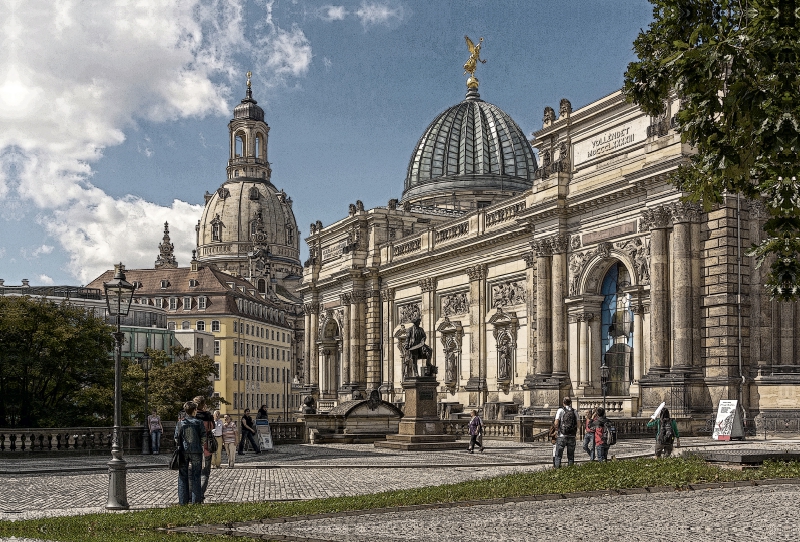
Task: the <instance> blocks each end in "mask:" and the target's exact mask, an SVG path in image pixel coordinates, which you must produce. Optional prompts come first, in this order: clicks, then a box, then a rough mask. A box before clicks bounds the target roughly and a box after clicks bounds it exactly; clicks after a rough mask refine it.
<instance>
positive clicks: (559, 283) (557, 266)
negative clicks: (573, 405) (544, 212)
mask: <svg viewBox="0 0 800 542" xmlns="http://www.w3.org/2000/svg"><path fill="white" fill-rule="evenodd" d="M552 245H553V290H552V298H551V301H552V303H553V309H552V316H553V343H552V344H553V350H552V351H553V376H566V375H567V368H568V367H567V307H566V305H564V299H566V297H567V293H568V290H567V248H568V247H569V236H568V235H556V236H555V237H553V238H552Z"/></svg>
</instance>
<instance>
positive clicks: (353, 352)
mask: <svg viewBox="0 0 800 542" xmlns="http://www.w3.org/2000/svg"><path fill="white" fill-rule="evenodd" d="M359 293H360V292H350V311H349V313H350V326H349V327H350V329H349V331H350V366H349V369H350V377H349V382H348V383H349V384H350V386H351V387H355V386H356V384H357V383H358V363H359V355H358V353H359V347H358V327H359V325H358V294H359Z"/></svg>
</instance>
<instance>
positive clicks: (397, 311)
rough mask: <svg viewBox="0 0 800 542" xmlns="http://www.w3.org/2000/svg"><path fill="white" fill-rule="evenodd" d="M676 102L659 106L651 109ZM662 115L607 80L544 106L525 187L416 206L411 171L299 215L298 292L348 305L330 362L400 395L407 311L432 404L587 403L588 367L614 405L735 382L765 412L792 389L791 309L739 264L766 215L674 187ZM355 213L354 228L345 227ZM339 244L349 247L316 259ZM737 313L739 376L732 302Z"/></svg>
mask: <svg viewBox="0 0 800 542" xmlns="http://www.w3.org/2000/svg"><path fill="white" fill-rule="evenodd" d="M677 107H678V102H677V101H673V102H670V104H669V105H668V108H669V111H667V112H666V113H665V117H664V118H672V117H673V116H674V114H675V113H676V111H677ZM465 111H466V109H465ZM567 118H568V119H569V122H563V121H562V120H563V119H567ZM659 122H661V121H660V120H658V119H656V120H655V123H656V124H658V123H659ZM661 124H662V126H661V127H660V128H658V129H657V130H655V131H654V130H653V129H652V128H651V127H652V126H653V125H654V121H653V119H651V118H650V117H648V116H647V115H644V114H643V113H642V112H641V111H639V110H638V109H636V108H635V107H634V106H632V105H631V104H628V103H626V102H625V100H624V97H623V96H622V93H621V92H617V93H614V94H611V95H610V96H607V97H605V98H603V99H602V100H600V101H598V102H596V103H593V104H589V105H587V106H585V107H583V108H580V109H576V110H573V109H572V106H571V105H570V104H569V102H568V101H566V100H562V102H561V103H560V105H559V108H558V118H556V111H555V110H554V109H553V108H550V107H548V108H547V109H546V110H545V115H544V119H543V126H542V128H541V129H540V130H538V131H536V132H535V133H534V140H533V145H534V146H535V147H536V148H538V150H539V156H540V157H541V161H542V163H541V169H537V173H536V177H535V182H534V183H533V186H531V187H529V188H528V189H526V190H524V191H522V192H519V193H517V194H514V195H509V194H506V195H504V196H502V197H500V196H499V193H498V194H494V195H493V196H492V197H491V198H487V201H485V202H484V203H483V204H482V205H472V203H475V202H474V198H475V195H476V192H475V191H474V189H475V188H476V187H477V185H475V186H467V185H464V188H463V193H462V192H459V189H458V188H457V189H456V190H455V194H453V193H452V192H451V193H448V195H447V198H442V199H441V202H440V203H437V202H436V201H430V202H425V205H423V204H422V203H423V202H422V199H424V198H423V196H422V195H421V191H425V190H428V188H430V187H424V188H421V187H423V185H424V182H423V181H424V179H422V180H420V179H421V177H419V175H421V173H420V172H417V173H413V172H411V175H412V177H413V178H414V179H415V182H414V184H413V186H412V187H411V188H409V187H406V188H407V191H408V192H409V193H412V192H413V193H412V197H411V198H410V199H409V198H404V199H403V200H402V203H400V202H399V201H397V202H394V203H390V205H389V206H387V207H386V208H383V207H381V208H375V209H367V210H362V209H360V208H359V207H358V205H357V204H356V205H354V206H353V207H351V209H350V213H349V216H347V217H346V218H345V219H343V220H341V221H338V222H335V223H334V224H333V225H331V226H329V227H325V228H323V227H322V225H321V224H319V225H318V226H317V227H315V228H312V235H311V236H310V237H309V238H308V239H307V242H308V243H309V250H310V253H311V254H312V256H313V261H312V262H311V265H309V266H308V267H307V268H306V270H305V274H304V279H303V285H302V286H301V291H303V292H304V294H306V292H307V293H308V295H309V297H308V299H309V300H311V299H313V298H312V297H311V296H312V295H316V296H318V297H317V299H318V300H319V302H320V303H322V304H323V305H324V306H325V307H333V306H334V305H335V304H336V303H339V302H341V304H342V305H344V306H345V307H349V308H345V309H344V311H345V313H344V314H343V315H342V321H343V323H342V325H343V326H344V327H347V325H348V324H347V322H348V317H349V319H350V320H349V322H350V328H349V330H348V332H345V333H344V335H347V334H348V333H349V337H350V340H349V343H347V345H346V346H345V347H344V348H343V351H342V352H343V354H342V356H343V357H342V369H341V370H342V371H344V370H345V368H344V367H345V366H347V364H348V363H349V364H350V365H349V367H350V369H348V370H349V371H350V374H351V375H353V377H352V379H351V381H352V382H353V385H354V386H360V387H361V388H364V389H366V390H370V389H377V390H379V391H380V392H381V394H382V396H383V398H384V399H386V400H389V401H395V402H402V401H403V400H404V395H403V393H404V392H403V387H402V385H401V382H402V379H403V378H404V375H406V374H407V373H408V366H407V356H406V352H405V351H404V349H403V344H404V343H403V341H404V339H405V337H406V333H407V330H408V329H409V326H410V323H411V322H412V321H413V320H414V319H415V318H419V319H420V320H421V325H422V327H423V329H424V330H425V332H426V334H427V341H426V344H428V345H429V346H431V348H432V350H433V355H432V362H433V363H434V364H435V365H437V366H438V367H439V369H440V370H439V374H438V378H439V381H440V385H441V387H440V389H439V394H440V395H439V400H440V401H445V402H457V403H460V404H461V405H462V406H464V407H465V408H469V407H481V408H484V407H486V408H487V411H489V412H492V411H498V409H496V408H494V407H492V408H489V407H487V406H486V405H487V404H495V403H496V404H504V403H516V404H517V405H519V406H520V407H530V408H534V409H536V411H537V412H541V411H546V410H551V411H552V410H554V409H555V407H556V405H558V404H559V403H560V401H561V399H562V398H563V397H564V396H567V395H568V396H572V397H574V398H576V399H577V400H579V401H580V402H581V404H585V405H599V404H600V403H601V401H602V391H601V381H600V374H601V371H600V368H601V367H602V366H604V365H605V366H606V367H608V368H609V371H610V374H611V381H612V384H611V387H610V388H609V389H611V390H612V391H613V395H614V396H613V397H607V401H608V405H609V411H610V412H609V414H610V415H611V416H612V417H614V416H636V415H643V414H649V412H651V409H652V408H654V407H655V406H657V405H658V404H659V403H660V402H662V401H665V402H666V403H667V404H668V405H669V407H670V409H671V410H673V411H674V412H675V413H676V415H687V414H691V415H692V416H694V418H695V419H702V418H704V417H710V416H711V415H712V413H713V411H714V409H715V405H716V404H717V402H718V401H719V399H721V398H738V397H740V398H741V399H742V400H743V401H744V403H745V406H746V408H747V409H748V412H749V413H750V414H751V415H756V414H757V413H759V412H764V413H772V412H777V411H780V409H781V408H783V407H782V406H781V405H782V403H781V399H780V398H781V397H784V396H791V397H795V396H796V397H797V398H798V399H800V386H798V385H795V384H793V380H792V378H793V377H792V376H790V375H792V374H797V373H798V372H800V368H798V367H800V364H798V363H797V361H796V356H795V354H794V353H795V350H794V348H795V346H794V345H796V344H798V342H797V341H798V340H800V337H798V335H797V329H798V327H800V313H798V312H797V311H796V310H794V309H791V308H785V307H783V306H776V305H774V304H773V303H772V302H771V301H769V300H768V299H766V298H765V296H763V295H762V294H761V293H760V292H761V290H760V285H759V282H758V281H759V280H760V279H759V271H758V270H756V269H753V268H752V265H751V262H750V261H749V260H748V258H746V257H743V259H742V263H741V270H740V271H741V274H739V273H738V271H739V270H737V260H736V255H737V254H744V251H745V250H746V248H747V246H749V243H750V241H753V240H757V239H758V235H759V232H760V231H761V230H760V224H762V223H763V220H764V218H765V217H766V211H764V210H763V206H759V204H758V203H757V202H745V203H744V205H743V206H742V207H743V209H745V210H746V211H748V212H745V213H743V214H741V215H740V216H739V217H738V219H739V220H737V216H736V201H735V200H732V199H731V198H728V199H726V201H725V202H723V204H721V205H719V206H718V207H716V208H714V209H712V210H711V211H708V212H703V211H702V210H701V209H700V208H699V207H697V206H696V205H693V204H689V203H686V202H684V201H683V200H682V194H681V193H680V192H678V191H677V190H676V189H675V188H674V187H673V186H672V185H671V184H669V182H668V175H669V174H670V172H672V171H674V170H675V168H676V167H677V166H679V165H680V164H681V163H682V162H683V161H685V160H687V159H688V156H687V155H686V154H685V152H686V151H685V147H684V146H683V145H682V143H681V141H680V137H679V136H678V134H676V133H675V131H674V129H673V128H672V127H671V125H669V124H663V122H661ZM453 137H456V136H453ZM458 137H461V136H458ZM656 139H657V144H653V143H655V142H656ZM414 152H417V150H415V151H414ZM415 156H416V155H415ZM418 162H419V163H421V162H420V161H419V160H417V159H416V158H415V157H412V161H411V164H412V169H413V165H414V164H416V163H418ZM528 173H529V172H528ZM414 175H417V177H414ZM497 175H498V176H502V175H507V173H504V172H501V171H498V173H497ZM526 175H527V173H526ZM418 177H419V178H418ZM498 178H499V177H498ZM417 181H419V182H417ZM459 182H464V183H467V182H468V181H467V180H465V179H460V180H459ZM483 182H488V181H487V180H486V179H483V180H482V181H481V183H483ZM453 186H456V185H453ZM399 189H400V187H398V190H399ZM431 189H432V188H431ZM495 196H497V197H495ZM459 198H462V200H461V202H462V203H463V205H461V204H459V203H458V202H459V201H460V200H459ZM454 200H455V201H456V204H452V201H454ZM445 201H447V202H451V203H447V204H445ZM471 205H472V206H471ZM470 206H471V207H470ZM468 207H469V210H467V208H468ZM356 228H357V231H358V232H359V234H358V235H360V236H361V237H358V239H359V240H361V239H363V240H364V242H363V243H354V242H353V240H354V239H355V238H356V237H355V236H354V234H352V232H355V231H356ZM737 228H740V229H739V231H737ZM737 239H742V240H743V241H742V243H743V244H742V245H741V246H737V245H736V243H737ZM342 240H345V241H347V242H348V243H350V244H351V245H352V246H353V248H352V250H350V251H342V253H341V254H340V255H338V256H337V258H336V259H335V260H334V259H331V260H325V259H324V258H322V259H320V258H319V257H318V256H317V255H319V254H322V252H323V251H325V250H329V251H330V250H333V249H330V248H329V247H335V246H336V243H340V242H343V241H342ZM739 276H741V277H742V286H741V288H742V290H741V292H738V291H737V288H738V282H737V281H738V279H739ZM379 290H380V292H381V295H380V297H378V296H376V295H372V296H369V295H367V296H363V297H362V296H359V295H356V292H373V293H374V292H377V291H379ZM314 292H316V293H314ZM344 292H353V293H352V294H350V293H347V294H345V293H344ZM390 292H391V293H390ZM737 292H738V293H740V294H741V295H737ZM340 295H341V297H340ZM346 296H349V297H346ZM751 310H752V311H753V312H752V314H753V315H754V316H753V317H752V319H749V320H748V319H743V322H744V323H743V325H744V326H751V327H750V329H743V330H742V333H743V335H744V336H746V337H750V338H751V339H750V344H749V345H747V344H746V345H745V346H744V348H743V350H742V356H741V362H742V368H743V374H739V357H738V351H737V348H736V344H737V340H736V337H737V336H738V333H739V330H738V328H737V323H736V322H737V319H736V314H737V313H738V311H741V313H742V314H747V313H748V312H747V311H751ZM348 311H349V312H348ZM756 316H757V317H758V318H756ZM765 322H768V324H767V323H765ZM796 337H797V338H796ZM311 355H314V353H313V351H312V352H311ZM348 360H349V361H348ZM324 364H325V360H324V359H322V358H320V360H319V366H318V371H319V372H320V374H322V371H323V369H322V367H323V365H324ZM353 367H355V368H353ZM767 375H769V376H767ZM742 376H743V377H744V379H742ZM348 393H349V392H348V391H347V390H340V392H339V400H344V399H346V398H347V397H349V396H348ZM787 394H788V395H787Z"/></svg>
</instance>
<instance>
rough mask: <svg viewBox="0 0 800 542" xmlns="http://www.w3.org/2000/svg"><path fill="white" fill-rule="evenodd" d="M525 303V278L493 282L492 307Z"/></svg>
mask: <svg viewBox="0 0 800 542" xmlns="http://www.w3.org/2000/svg"><path fill="white" fill-rule="evenodd" d="M524 304H525V279H516V280H509V281H507V282H502V283H496V284H492V308H494V309H496V308H498V307H511V306H514V305H524Z"/></svg>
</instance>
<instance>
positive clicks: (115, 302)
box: [103, 262, 136, 510]
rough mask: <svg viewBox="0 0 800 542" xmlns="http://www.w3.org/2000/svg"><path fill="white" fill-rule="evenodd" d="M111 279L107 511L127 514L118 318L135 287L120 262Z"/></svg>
mask: <svg viewBox="0 0 800 542" xmlns="http://www.w3.org/2000/svg"><path fill="white" fill-rule="evenodd" d="M115 267H116V269H115V273H114V278H113V279H111V280H110V281H108V282H104V283H103V289H104V290H105V295H106V306H107V307H108V314H109V316H116V317H117V331H116V332H115V333H114V341H115V342H116V345H115V348H114V436H113V438H112V441H111V461H109V462H108V502H107V503H106V509H108V510H127V509H128V508H129V505H128V489H127V486H126V481H125V476H126V474H127V465H126V463H125V460H124V459H122V444H121V442H120V440H121V435H120V433H121V430H120V424H121V422H122V340H123V339H124V337H125V336H124V334H123V333H122V331H120V318H121V317H122V316H127V315H128V312H129V311H130V309H131V301H132V300H133V291H134V290H135V289H136V287H135V286H134V285H133V284H131V283H130V282H128V281H126V280H125V273H124V271H123V269H124V268H123V266H122V262H120V264H119V265H118V266H115Z"/></svg>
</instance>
